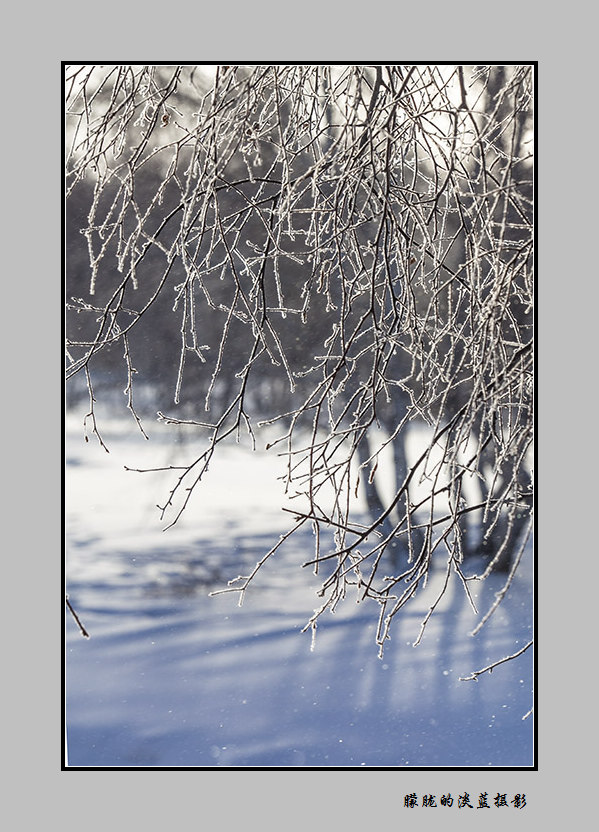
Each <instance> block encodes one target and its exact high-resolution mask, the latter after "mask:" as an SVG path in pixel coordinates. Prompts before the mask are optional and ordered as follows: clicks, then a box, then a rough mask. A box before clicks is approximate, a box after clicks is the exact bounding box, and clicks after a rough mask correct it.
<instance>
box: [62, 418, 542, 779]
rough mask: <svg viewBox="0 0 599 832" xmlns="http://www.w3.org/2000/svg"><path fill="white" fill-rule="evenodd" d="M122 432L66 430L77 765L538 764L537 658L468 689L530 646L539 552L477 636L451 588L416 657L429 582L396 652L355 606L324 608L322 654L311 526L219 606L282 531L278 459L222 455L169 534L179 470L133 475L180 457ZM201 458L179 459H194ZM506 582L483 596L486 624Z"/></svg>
mask: <svg viewBox="0 0 599 832" xmlns="http://www.w3.org/2000/svg"><path fill="white" fill-rule="evenodd" d="M105 438H106V437H105ZM108 438H109V439H110V441H109V442H108V445H109V447H110V448H111V453H110V454H106V453H105V452H104V451H103V450H102V449H101V448H100V447H99V446H98V445H97V444H95V443H94V442H93V440H90V442H89V443H87V444H86V443H85V442H83V440H82V438H81V433H80V431H79V432H75V431H73V430H72V428H71V425H70V423H69V430H68V444H67V468H66V547H67V581H68V586H67V589H68V592H69V597H70V600H71V602H72V603H73V605H74V607H75V608H76V609H77V611H78V613H79V614H80V616H81V618H82V620H83V623H84V624H85V627H86V628H87V629H88V631H89V632H90V633H91V638H90V639H89V640H87V639H84V638H82V637H81V635H80V634H79V632H78V630H77V627H76V625H75V622H74V621H73V620H72V619H71V617H70V616H68V617H67V641H66V688H67V701H66V715H67V746H68V761H69V765H71V766H118V767H137V766H143V767H148V766H157V767H171V766H190V767H196V766H208V767H216V766H240V767H252V766H259V767H262V766H275V767H287V766H299V767H302V766H308V767H309V766H319V767H320V766H327V767H347V766H356V767H362V766H366V767H369V766H375V767H379V766H417V767H446V766H447V767H464V768H475V767H483V766H493V767H502V768H504V767H520V766H531V765H533V762H534V761H533V719H532V717H531V718H528V719H526V720H523V719H522V717H523V716H524V714H526V713H527V712H528V711H529V709H530V708H531V705H532V699H533V693H532V685H533V656H532V650H528V651H527V652H526V653H525V654H524V655H523V656H522V657H520V658H519V659H517V660H515V661H512V662H508V663H506V664H503V665H501V666H500V667H498V668H496V669H495V670H494V671H493V673H492V674H488V673H487V674H484V675H482V676H481V677H479V681H478V682H474V681H470V682H464V681H459V677H460V676H465V675H468V674H469V673H470V672H472V671H473V670H478V669H480V668H482V667H485V666H486V665H488V664H489V663H491V662H492V661H495V660H497V659H500V658H502V657H503V656H506V655H508V654H511V653H513V652H514V651H515V650H517V649H519V648H521V647H523V646H524V644H526V643H527V642H528V641H529V640H530V638H531V632H532V630H531V628H532V603H533V594H532V552H530V551H528V552H527V555H526V563H525V564H524V566H523V568H522V569H521V574H519V575H518V576H517V578H516V580H515V582H514V584H513V586H512V588H511V589H510V591H509V593H508V595H507V597H506V599H505V600H504V602H503V603H502V605H501V606H500V608H499V609H498V611H497V612H496V613H495V614H494V615H493V616H492V618H491V619H490V621H489V622H488V624H487V625H486V626H485V627H484V628H483V629H482V630H481V632H480V633H479V634H478V635H477V636H476V637H471V636H470V635H469V633H470V632H471V631H472V629H473V628H474V626H475V625H476V623H477V621H478V620H479V618H478V617H477V616H476V615H475V614H474V613H473V611H472V609H471V607H470V605H469V604H468V603H467V601H466V599H465V597H464V593H463V590H462V589H461V588H460V586H459V585H458V584H457V582H455V585H454V586H453V588H450V590H449V591H448V593H447V596H446V598H445V599H444V602H443V604H442V605H441V606H440V608H439V610H438V611H437V613H436V614H435V615H434V616H433V618H432V619H431V620H430V622H429V624H428V627H427V630H426V633H425V636H424V638H423V640H422V642H421V643H420V644H419V646H417V647H416V648H414V647H412V644H413V642H414V641H415V639H416V637H417V635H418V632H419V629H420V623H421V620H422V618H423V615H424V614H425V612H426V610H427V608H428V605H429V603H430V601H431V599H432V598H433V597H434V596H435V590H436V586H435V583H436V581H435V580H433V581H431V583H430V584H429V589H428V590H427V594H426V595H423V596H422V599H417V600H416V602H415V603H412V604H411V605H408V606H407V607H406V608H405V609H404V612H403V613H402V614H401V615H400V616H398V617H397V618H396V623H395V624H394V626H393V628H392V630H391V636H392V637H391V640H390V641H389V642H387V645H386V648H385V653H384V657H383V658H382V659H379V658H378V657H377V652H378V648H377V646H376V644H375V641H374V636H375V629H376V622H377V615H378V607H377V606H376V605H375V603H374V602H366V603H361V604H356V603H355V600H354V598H353V597H352V596H351V595H349V596H348V598H347V600H346V601H345V603H343V604H341V606H340V607H339V608H338V611H337V612H336V613H335V615H331V614H329V613H325V615H324V617H323V618H322V619H321V621H320V624H319V627H318V631H317V638H316V643H315V648H314V650H313V651H311V649H310V646H311V635H310V633H309V632H306V633H301V629H302V627H303V626H304V625H305V624H306V621H307V620H308V618H309V616H310V614H311V613H312V611H313V610H314V609H315V608H316V607H317V606H319V600H320V599H318V597H317V596H316V594H315V590H316V589H317V588H318V585H319V583H318V579H317V578H315V577H314V575H313V574H312V572H311V571H310V569H309V568H307V569H302V568H301V564H302V563H303V562H305V561H306V560H309V559H310V557H311V555H312V551H313V545H314V544H313V538H312V535H311V533H310V532H306V533H300V534H298V536H297V537H295V538H292V539H291V540H290V541H289V542H288V543H287V544H286V546H285V547H283V548H282V549H281V550H280V552H279V553H277V555H276V556H275V559H273V560H272V561H271V562H270V563H268V564H267V565H266V566H265V567H264V569H263V571H262V572H261V573H260V574H259V575H258V577H257V579H256V583H255V586H254V588H253V590H252V591H250V592H249V593H248V594H247V596H246V600H245V602H244V605H243V606H242V607H241V608H240V607H238V605H237V596H235V595H233V594H231V595H220V596H216V597H209V595H208V593H209V592H210V591H211V590H213V589H217V588H219V587H222V586H223V585H225V584H226V581H227V580H228V579H230V578H234V577H236V576H237V575H238V574H247V572H248V569H251V567H252V566H253V565H254V563H255V562H256V560H258V559H259V558H260V557H261V556H262V555H263V554H264V553H265V552H266V551H267V550H268V549H269V548H270V546H271V545H272V544H273V542H275V541H276V540H277V538H278V535H280V534H281V533H283V532H285V531H286V530H287V525H286V523H287V522H288V520H289V517H290V515H286V514H285V513H283V512H281V510H280V505H281V503H282V502H283V501H282V498H281V494H280V489H279V485H278V484H277V483H276V480H275V474H273V464H272V462H271V457H270V456H268V455H266V454H261V453H257V454H254V455H253V456H252V457H250V458H249V459H248V455H247V453H246V454H244V452H243V451H241V450H237V449H235V448H233V449H226V450H225V451H223V453H222V454H221V455H220V456H219V457H218V458H217V459H216V460H215V462H214V463H213V465H212V467H211V471H210V473H209V475H208V478H207V480H206V483H205V484H203V485H202V489H203V490H202V492H201V493H198V496H197V499H196V500H194V501H192V503H191V505H190V507H189V509H188V510H187V512H186V514H185V515H184V517H183V518H182V520H181V522H180V523H179V524H177V525H176V526H175V527H174V528H172V529H170V530H169V531H167V532H163V531H161V529H162V528H163V526H164V523H163V524H160V522H159V518H158V512H157V510H156V508H155V504H156V503H157V502H160V501H161V500H162V499H163V497H164V496H165V494H166V493H168V486H169V485H170V484H171V483H172V481H173V473H172V472H171V473H170V475H169V474H163V475H153V474H137V473H131V472H126V471H124V470H123V465H124V464H127V465H130V466H133V467H137V466H140V467H149V466H150V465H153V464H159V465H164V464H170V463H171V462H172V457H171V456H169V454H171V455H172V448H170V449H169V448H167V447H166V446H165V447H162V446H160V445H158V446H156V445H155V443H153V442H150V443H143V442H141V441H139V442H132V441H130V439H129V436H128V434H119V432H118V431H117V430H112V432H110V431H109V437H108ZM191 453H192V451H191V448H190V447H184V448H182V449H181V450H180V460H182V459H187V458H190V457H191ZM474 571H476V570H474ZM440 578H441V576H440V575H439V576H438V578H437V579H436V580H439V579H440ZM503 583H504V579H503V578H502V577H500V576H491V578H489V579H488V580H487V581H485V582H484V583H483V584H482V586H479V585H478V584H477V587H478V598H477V605H478V609H479V612H480V614H482V613H484V612H485V611H486V610H487V609H488V608H489V606H490V605H491V604H492V603H493V600H494V598H495V593H496V592H498V591H499V590H500V589H501V587H502V586H503ZM437 586H438V584H437ZM429 593H430V594H429Z"/></svg>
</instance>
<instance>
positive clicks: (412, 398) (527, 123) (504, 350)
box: [65, 64, 534, 645]
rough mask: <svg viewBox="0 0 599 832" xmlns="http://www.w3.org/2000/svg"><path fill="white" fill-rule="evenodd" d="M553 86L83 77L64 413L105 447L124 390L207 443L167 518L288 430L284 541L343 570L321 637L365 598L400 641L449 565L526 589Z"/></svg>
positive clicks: (230, 76)
mask: <svg viewBox="0 0 599 832" xmlns="http://www.w3.org/2000/svg"><path fill="white" fill-rule="evenodd" d="M533 86H534V66H533V65H532V64H530V65H506V66H453V65H419V64H415V65H378V64H377V65H358V66H353V65H351V66H350V65H323V66H314V65H265V66H261V65H260V66H255V65H251V66H209V65H198V66H190V65H182V66H171V65H155V66H145V65H108V66H104V65H102V66H100V65H77V66H66V67H65V91H66V137H67V142H66V295H67V311H66V319H65V321H66V323H65V326H66V332H67V379H69V384H68V385H67V393H68V397H67V401H68V403H69V404H72V403H75V402H76V401H77V400H78V398H79V397H81V396H85V397H86V398H87V399H88V401H89V410H88V413H87V416H86V417H85V423H86V428H87V429H89V430H91V432H93V433H95V434H96V437H97V439H98V440H99V441H100V442H103V440H102V436H101V431H100V426H99V425H98V424H97V421H96V414H95V399H96V397H97V396H99V395H100V394H102V395H104V396H111V395H113V393H114V391H118V392H119V396H120V391H122V390H125V394H126V403H127V407H128V409H129V411H130V413H131V414H132V416H133V417H134V419H135V420H136V421H137V424H138V425H139V428H140V430H141V431H142V432H144V427H143V423H144V419H146V418H147V417H148V416H149V415H150V412H151V411H152V409H153V412H154V413H155V412H156V411H157V412H158V415H159V418H160V419H161V420H162V421H163V422H165V423H168V424H175V425H177V424H178V425H182V426H183V425H185V426H189V427H190V428H192V427H193V426H195V428H197V429H199V430H203V431H205V433H206V439H205V442H204V447H203V450H202V452H201V453H200V454H199V455H197V456H196V457H195V458H194V459H193V460H192V461H191V462H190V463H189V465H188V466H186V467H185V468H184V470H183V472H182V474H181V475H180V476H178V477H177V479H176V481H175V482H174V485H173V490H172V492H171V494H170V495H169V498H168V500H167V502H166V504H165V506H164V508H163V514H164V516H165V517H166V518H167V519H168V520H169V522H171V523H174V522H176V521H177V519H178V517H180V515H181V513H182V512H183V511H184V509H185V508H186V506H187V505H188V502H189V500H190V498H191V496H192V494H193V490H194V487H195V485H196V484H197V482H199V480H200V478H201V477H202V475H203V473H204V472H205V471H206V469H207V466H208V463H209V461H210V460H211V459H212V457H213V455H214V453H215V452H216V450H217V448H218V446H219V444H220V443H221V442H223V441H224V440H226V439H227V437H231V436H238V435H239V434H240V432H241V431H243V432H244V433H247V435H248V436H249V437H250V441H251V442H255V440H256V436H257V433H258V431H259V430H260V429H261V427H264V426H270V430H271V431H272V429H273V428H274V427H277V428H278V429H279V432H278V434H277V436H276V438H274V439H272V438H271V439H270V446H276V447H277V449H278V450H279V451H281V450H283V451H284V452H285V453H286V454H287V459H288V467H287V478H286V486H287V489H288V491H289V493H290V494H292V495H296V496H297V500H298V506H299V508H298V510H297V512H294V518H293V523H292V524H291V527H290V532H289V533H290V534H292V533H294V531H296V530H297V529H299V528H300V527H301V526H303V525H304V524H306V523H308V524H311V525H312V526H313V528H314V531H315V533H316V540H317V546H316V552H315V556H314V561H313V563H314V566H315V568H316V569H318V567H319V565H320V563H321V562H323V564H326V569H323V574H324V575H325V577H324V578H323V584H322V589H321V593H322V596H323V598H324V602H323V606H322V608H321V610H319V611H318V612H317V613H316V614H315V617H314V618H313V620H312V623H313V624H314V623H315V621H316V619H317V617H318V615H319V614H320V612H322V611H323V610H325V609H327V608H330V607H333V606H334V605H335V604H336V603H337V602H338V601H339V600H340V599H341V598H343V597H345V594H346V591H347V587H348V585H350V584H351V585H354V586H356V587H357V592H358V594H359V597H372V598H376V599H377V600H378V601H379V603H380V607H381V614H380V623H379V631H378V635H377V639H378V641H379V643H380V644H381V645H382V644H383V642H384V640H385V638H386V637H387V633H388V628H389V626H390V624H391V621H392V619H393V616H394V615H395V614H396V613H397V612H398V611H399V610H400V609H401V608H402V607H403V605H404V604H405V603H407V602H408V601H409V599H410V598H412V597H413V596H414V594H415V593H416V592H417V591H418V589H419V588H420V587H421V586H422V585H423V584H424V583H425V581H426V576H427V574H428V572H429V570H430V569H431V568H432V567H433V564H437V563H440V564H442V568H443V569H445V570H446V571H447V576H448V580H449V578H450V577H452V578H455V579H457V580H460V581H462V583H463V586H464V589H465V590H466V592H468V588H467V580H468V578H467V576H466V575H465V573H464V568H465V566H464V565H465V564H466V563H468V562H469V561H470V562H473V561H472V559H473V558H474V556H478V559H479V560H480V558H483V559H484V561H483V563H484V567H483V576H484V575H486V574H489V573H490V572H491V571H493V570H501V571H504V572H505V573H506V587H507V586H509V583H510V581H511V580H512V578H513V576H514V574H515V573H516V571H517V568H518V564H519V561H520V558H521V556H522V552H523V550H524V547H525V545H526V543H527V541H528V540H529V538H530V536H531V534H532V529H533V525H532V493H533V476H532V441H533V414H532V401H533V386H532V381H533V329H532V327H533V300H534V291H533V242H534V234H533V149H534V148H533ZM415 428H419V431H420V433H419V435H422V436H426V441H425V442H424V443H423V444H422V446H421V447H420V448H419V452H418V455H417V456H416V457H415V458H414V456H413V455H412V456H411V455H410V451H409V445H408V442H407V439H408V437H409V436H410V435H411V432H412V431H413V430H414V429H415ZM269 437H270V433H269ZM383 459H384V460H386V462H385V466H383V465H381V466H380V467H379V462H382V460H383ZM390 466H391V468H390ZM383 467H385V471H386V472H387V474H386V476H385V477H383V476H381V470H382V468H383ZM389 470H391V475H389V473H388V472H389ZM358 487H360V488H361V489H362V493H363V495H364V499H365V502H366V505H367V508H368V513H369V517H368V518H367V519H366V520H365V519H364V517H363V516H360V517H357V516H355V510H354V501H353V500H352V495H354V494H355V493H356V492H357V489H358ZM321 530H322V531H324V530H329V531H330V530H333V531H334V545H333V547H332V549H330V550H329V551H326V550H324V549H323V550H321V547H320V544H319V541H320V540H321ZM322 539H324V538H322ZM278 545H280V541H277V542H276V543H275V545H274V547H273V550H272V551H275V550H276V548H277V547H278ZM266 560H268V556H267V557H266V558H265V561H266ZM477 562H478V561H477ZM252 577H253V575H250V576H246V577H245V578H243V579H240V580H239V581H238V582H237V584H235V585H234V586H233V587H231V589H235V590H238V591H240V592H241V593H243V592H244V591H245V589H246V588H247V586H248V585H249V583H250V581H251V579H252Z"/></svg>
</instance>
